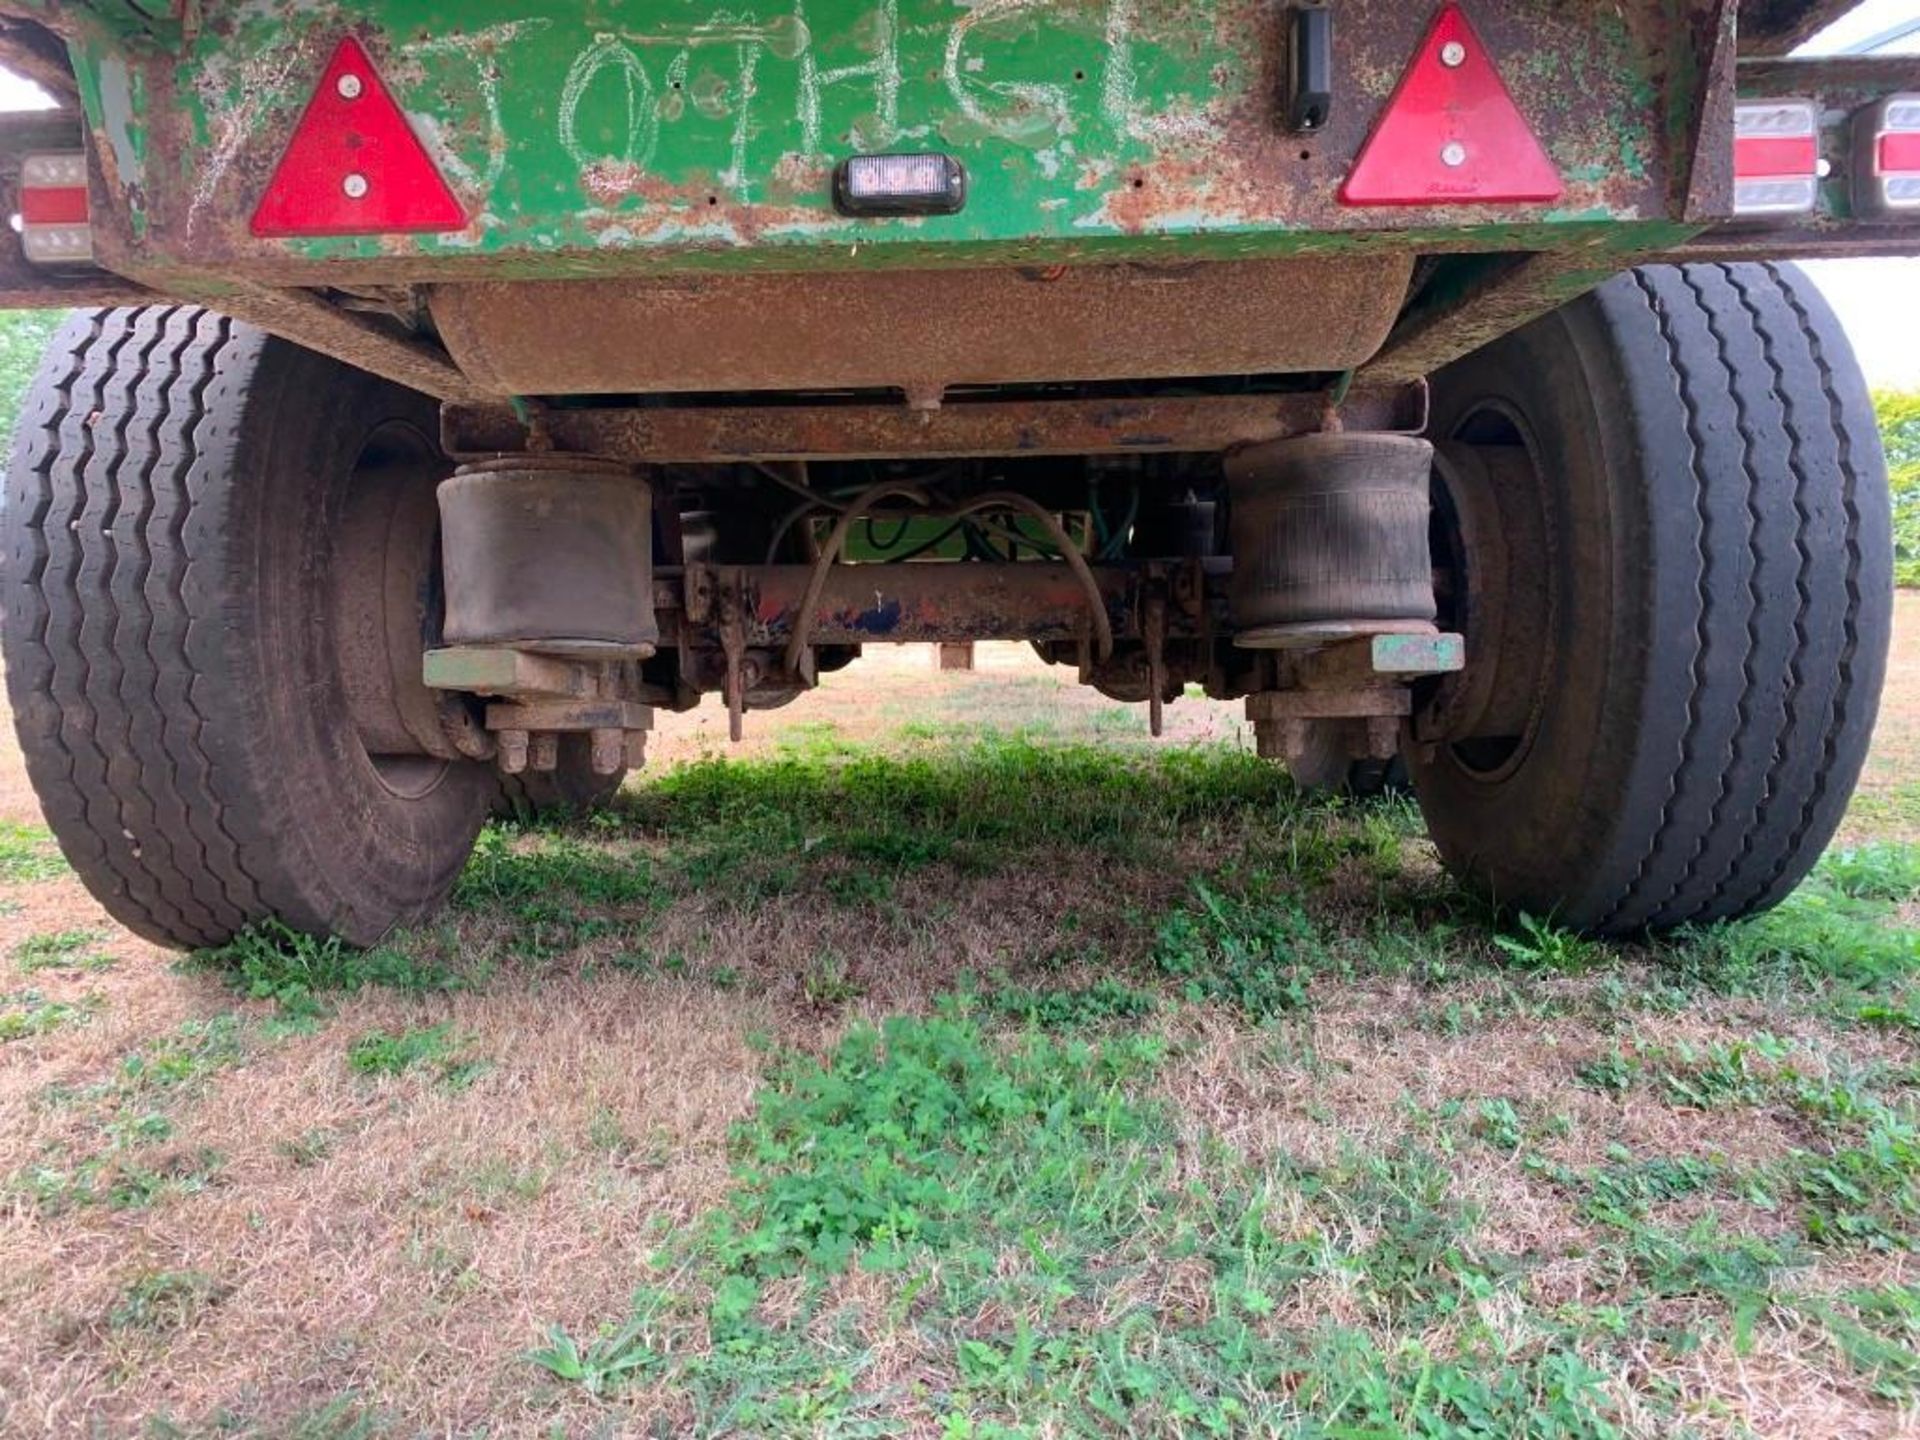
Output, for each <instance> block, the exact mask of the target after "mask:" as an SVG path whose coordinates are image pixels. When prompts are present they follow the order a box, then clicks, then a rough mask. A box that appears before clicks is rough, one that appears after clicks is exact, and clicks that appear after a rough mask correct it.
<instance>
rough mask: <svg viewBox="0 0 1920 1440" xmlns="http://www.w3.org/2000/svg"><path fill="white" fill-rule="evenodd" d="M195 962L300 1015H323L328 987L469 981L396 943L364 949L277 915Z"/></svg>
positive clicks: (441, 985)
mask: <svg viewBox="0 0 1920 1440" xmlns="http://www.w3.org/2000/svg"><path fill="white" fill-rule="evenodd" d="M192 963H193V964H194V965H195V966H198V967H199V968H202V969H209V970H215V971H219V972H221V973H224V974H225V975H226V976H227V977H228V978H229V979H230V980H231V981H232V983H233V984H234V985H235V986H236V987H237V988H238V989H240V990H241V991H242V992H243V993H245V994H246V995H247V996H248V998H250V999H254V1000H271V1001H273V1002H274V1003H275V1005H276V1006H277V1007H278V1008H279V1010H280V1012H281V1013H282V1014H283V1015H287V1016H291V1017H295V1018H314V1017H317V1016H319V1015H320V1014H321V1013H322V1007H321V1005H320V1002H319V998H318V997H319V996H321V995H322V994H325V993H328V992H342V993H350V992H353V991H356V990H360V989H363V988H364V987H366V986H369V985H376V986H381V987H384V988H387V989H392V990H402V991H407V992H412V993H419V992H424V991H441V990H457V989H460V988H461V987H462V986H463V985H464V984H465V983H466V982H465V980H464V979H463V978H462V977H461V976H459V975H457V974H455V973H454V972H452V971H451V970H448V969H446V968H445V967H443V966H440V965H437V964H434V963H432V962H431V961H427V960H422V959H420V958H418V957H416V956H414V955H410V954H408V953H407V952H406V951H404V950H401V949H398V948H395V947H392V946H384V945H383V946H379V947H376V948H374V949H372V950H359V949H355V948H354V947H353V946H351V945H348V944H346V943H345V942H344V941H341V940H339V939H337V938H335V937H331V936H329V937H327V938H325V939H318V938H316V937H314V936H312V935H306V934H302V933H301V932H299V931H297V930H292V929H289V928H288V927H287V926H285V925H282V924H281V923H280V922H278V921H276V920H268V921H264V922H262V923H261V924H258V925H254V926H251V927H249V928H248V929H246V930H243V931H241V932H240V934H238V935H236V936H235V937H234V938H233V939H232V940H230V941H228V942H227V943H226V944H225V945H222V946H220V947H219V948H218V949H214V950H202V951H199V952H198V953H196V954H195V955H194V957H193V959H192Z"/></svg>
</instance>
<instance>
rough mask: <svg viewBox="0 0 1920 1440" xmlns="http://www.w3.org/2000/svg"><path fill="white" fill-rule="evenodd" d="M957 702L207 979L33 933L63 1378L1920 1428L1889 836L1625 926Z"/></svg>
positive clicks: (1227, 1421) (33, 1048) (1038, 1430)
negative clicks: (384, 930)
mask: <svg viewBox="0 0 1920 1440" xmlns="http://www.w3.org/2000/svg"><path fill="white" fill-rule="evenodd" d="M1016 680H1017V681H1018V683H1017V684H1016V683H1013V682H1014V681H1016ZM939 684H940V686H942V687H945V688H943V689H940V690H939V691H938V692H937V693H936V695H935V697H934V698H932V699H923V700H921V701H919V702H916V704H915V705H914V706H912V707H902V708H898V709H896V710H893V711H891V712H889V713H886V714H884V715H881V714H872V713H868V711H867V710H859V709H854V708H844V709H840V710H835V709H833V708H832V704H831V702H832V697H833V693H834V692H833V690H832V688H831V685H830V687H829V689H828V691H827V692H826V694H825V695H823V696H822V697H818V698H820V699H821V700H823V701H825V702H828V710H827V713H826V714H825V715H824V716H823V717H820V718H817V719H815V720H812V721H804V720H803V722H802V723H795V724H791V725H789V724H787V723H786V721H785V719H784V715H783V717H780V718H773V719H769V718H768V717H761V716H754V717H752V722H753V724H754V726H755V727H756V733H758V732H759V731H760V730H761V728H762V727H766V731H765V733H764V734H761V736H760V743H759V746H758V748H757V749H756V750H754V751H752V752H750V753H748V754H746V755H745V756H744V757H741V758H729V759H724V760H723V759H717V758H711V757H702V756H699V755H697V754H692V753H686V754H684V755H683V762H682V763H679V764H676V765H673V766H671V767H669V768H666V769H663V770H661V771H660V772H658V773H654V774H649V775H648V776H647V777H645V778H644V779H642V780H641V781H639V782H638V783H635V784H631V785H630V786H629V787H628V789H627V790H626V791H625V792H624V793H623V794H622V795H621V796H620V797H619V799H618V800H617V802H616V803H615V804H614V805H613V806H612V807H611V808H610V809H609V810H607V811H605V812H603V813H601V814H598V815H592V816H586V817H579V818H576V819H573V820H570V821H568V822H566V823H564V824H561V825H558V826H549V827H546V828H538V827H528V826H524V825H512V824H501V825H494V826H490V827H489V828H488V830H487V831H486V833H485V835H484V836H483V838H482V841H481V843H480V845H479V847H478V848H477V850H476V853H475V856H474V859H473V862H472V863H471V865H470V866H469V868H468V870H467V871H466V873H465V875H464V876H463V877H462V879H461V881H460V883H459V886H458V889H457V891H456V895H455V899H454V903H453V905H452V907H451V908H450V910H449V911H448V913H447V914H446V915H445V916H444V917H443V918H441V919H439V920H436V921H435V922H434V923H433V924H431V925H430V926H429V927H427V928H425V929H422V930H419V931H416V932H412V933H407V934H398V935H394V936H392V937H389V939H388V940H387V941H386V942H385V943H384V944H383V945H381V946H379V947H376V948H374V949H372V950H368V951H354V950H351V949H349V948H347V947H342V946H337V945H331V944H326V943H322V942H316V941H314V940H312V939H311V938H309V937H304V936H300V935H296V934H293V933H291V932H287V931H283V930H278V929H263V930H260V931H257V932H254V933H251V934H249V935H246V936H243V937H241V938H240V939H239V940H237V941H236V942H234V943H233V944H232V945H230V946H227V947H224V948H223V949H222V950H221V951H219V952H215V953H212V954H207V955H203V956H199V957H195V958H194V959H192V960H191V961H189V962H188V963H186V964H185V965H184V966H182V967H181V968H180V971H179V973H168V972H166V971H164V970H162V969H159V968H158V967H155V966H153V965H152V964H150V963H146V962H145V961H144V960H136V959H135V957H136V956H137V955H139V953H140V952H139V951H138V950H137V949H136V948H134V947H133V945H132V942H130V941H128V940H127V939H126V938H125V937H122V936H119V935H118V934H116V933H113V932H108V931H104V930H101V931H97V932H96V931H91V930H89V929H87V926H88V925H89V923H90V922H88V921H86V920H83V919H74V920H69V919H66V918H65V917H64V916H62V917H61V918H59V919H55V920H49V919H47V918H44V917H39V916H33V915H23V916H21V917H20V918H19V920H18V928H17V929H16V930H15V931H14V932H11V933H10V934H9V936H8V943H9V945H10V947H11V949H10V953H11V954H12V957H13V964H14V968H15V970H16V972H18V973H20V974H21V975H22V976H23V980H22V981H20V982H16V983H17V984H21V985H22V987H23V988H21V989H18V990H16V991H15V992H14V993H13V995H12V996H10V997H9V998H10V1008H9V1009H8V1010H7V1011H5V1012H0V1013H13V1012H15V1011H17V1012H18V1013H21V1014H23V1015H24V1014H27V1013H30V1007H31V1005H44V1006H56V1005H64V1006H69V1007H76V1006H84V1005H86V1004H87V1003H89V1002H87V999H86V997H87V996H88V995H89V994H93V993H96V992H97V993H98V994H99V995H100V996H101V997H102V1000H101V1001H100V1003H99V1005H98V1007H97V1008H96V1009H94V1010H93V1011H91V1012H90V1013H88V1014H86V1015H75V1016H73V1017H71V1018H69V1019H67V1020H65V1021H64V1022H62V1023H60V1024H58V1025H57V1026H55V1027H54V1028H50V1029H47V1030H46V1031H45V1032H44V1033H41V1034H38V1035H36V1036H34V1037H32V1038H31V1042H30V1043H28V1044H22V1045H19V1046H15V1047H9V1054H8V1056H7V1058H8V1059H9V1060H11V1061H15V1062H16V1063H14V1064H13V1065H12V1066H11V1067H10V1068H7V1069H0V1176H4V1179H3V1180H0V1188H3V1189H4V1197H3V1198H4V1201H5V1204H6V1206H7V1208H8V1211H9V1213H10V1214H12V1215H13V1216H14V1217H16V1223H15V1225H14V1229H13V1230H12V1231H9V1232H7V1233H6V1234H0V1294H3V1295H4V1298H5V1300H6V1301H7V1303H8V1309H9V1312H10V1314H11V1315H12V1316H13V1317H14V1318H12V1319H10V1320H9V1321H8V1322H6V1324H7V1329H6V1340H7V1343H8V1344H9V1345H12V1346H14V1347H16V1348H18V1349H19V1351H20V1352H21V1353H22V1354H24V1355H26V1356H29V1357H32V1364H31V1368H30V1369H29V1370H27V1371H24V1372H23V1374H24V1375H25V1379H24V1382H23V1383H24V1387H25V1389H24V1394H25V1396H26V1397H27V1398H26V1400H25V1401H24V1402H23V1403H26V1404H29V1405H39V1406H42V1407H44V1406H48V1405H51V1404H53V1403H55V1402H56V1401H58V1403H63V1404H65V1403H70V1402H69V1401H68V1400H67V1398H66V1397H68V1396H71V1395H81V1396H86V1397H88V1398H87V1399H86V1400H85V1401H83V1402H82V1403H83V1404H85V1405H86V1406H88V1407H89V1409H88V1413H89V1414H90V1415H93V1416H96V1417H98V1418H99V1419H100V1426H99V1427H97V1428H104V1429H107V1430H113V1431H129V1432H132V1433H138V1432H139V1431H140V1430H141V1429H144V1430H146V1431H147V1432H150V1433H152V1434H156V1435H176V1434H177V1435H195V1436H198V1435H207V1434H240V1435H263V1436H264V1435H274V1436H282V1435H313V1436H346V1435H354V1436H361V1435H364V1436H376V1435H381V1436H384V1435H403V1434H414V1433H428V1432H431V1433H481V1432H486V1433H497V1434H529V1435H533V1434H675V1435H681V1434H685V1435H736V1434H737V1435H781V1436H784V1435H793V1434H807V1435H820V1436H856V1435H858V1436H864V1435H880V1434H927V1435H941V1436H1010V1435H1048V1434H1060V1435H1119V1434H1167V1435H1175V1434H1178V1435H1196V1436H1198V1435H1209V1434H1213V1435H1242V1434H1264V1435H1274V1436H1289V1437H1294V1436H1298V1437H1333V1436H1340V1437H1357V1436H1365V1437H1386V1436H1395V1437H1398V1436H1403V1435H1410V1436H1429V1437H1440V1436H1445V1437H1454V1436H1475V1435H1486V1436H1493V1435H1502V1436H1504V1435H1530V1436H1541V1437H1583V1440H1584V1437H1593V1440H1600V1437H1608V1440H1611V1437H1623V1440H1624V1437H1629V1436H1633V1437H1638V1436H1667V1435H1682V1434H1687V1435H1701V1436H1721V1435H1725V1436H1734V1435H1741V1434H1769V1433H1788V1432H1792V1433H1800V1434H1806V1435H1825V1434H1833V1435H1843V1434H1877V1433H1896V1432H1897V1430H1898V1427H1899V1426H1900V1425H1901V1424H1903V1423H1907V1420H1908V1419H1909V1418H1910V1417H1911V1415H1912V1414H1913V1413H1915V1407H1916V1406H1917V1405H1920V1365H1916V1363H1915V1360H1914V1355H1915V1353H1916V1343H1917V1342H1920V1294H1916V1290H1915V1287H1914V1283H1913V1278H1912V1277H1913V1271H1912V1261H1913V1253H1912V1252H1913V1247H1914V1244H1915V1242H1916V1239H1920V1213H1917V1212H1916V1199H1915V1197H1916V1196H1920V1151H1917V1150H1916V1137H1915V1126H1916V1110H1917V1104H1916V1102H1917V1100H1920V978H1917V977H1920V937H1916V935H1915V933H1914V930H1913V928H1912V925H1913V915H1914V913H1915V906H1916V900H1917V895H1920V848H1917V847H1915V846H1914V845H1913V844H1911V843H1909V841H1910V840H1911V839H1912V836H1911V835H1909V834H1908V833H1907V832H1906V831H1905V830H1903V829H1901V828H1900V825H1899V824H1893V823H1888V824H1886V825H1884V826H1881V828H1878V829H1876V828H1875V827H1876V826H1879V825H1880V822H1879V821H1877V820H1874V819H1873V818H1872V815H1873V813H1874V812H1872V810H1871V807H1870V806H1869V807H1867V808H1863V809H1862V810H1861V811H1858V812H1856V820H1855V821H1854V822H1851V823H1852V824H1853V826H1854V828H1853V829H1851V830H1850V832H1849V838H1848V840H1847V842H1846V843H1845V844H1844V845H1842V846H1839V847H1837V848H1836V849H1835V850H1834V851H1833V853H1831V854H1830V855H1829V856H1828V857H1827V858H1826V859H1825V860H1824V861H1823V862H1822V864H1821V865H1820V867H1819V868H1818V869H1817V871H1816V872H1815V874H1814V876H1813V877H1812V878H1811V879H1810V880H1809V881H1808V883H1807V884H1806V885H1804V886H1803V887H1802V888H1801V889H1800V890H1799V891H1798V892H1797V893H1796V894H1795V895H1794V896H1793V897H1791V898H1790V899H1789V900H1788V901H1787V903H1786V904H1784V905H1783V906H1782V907H1780V908H1779V909H1778V910H1776V911H1775V912H1773V913H1772V914H1771V915H1768V916H1765V917H1760V918H1758V919H1755V920H1751V921H1747V922H1744V923H1741V924H1736V925H1727V926H1721V927H1716V928H1713V929H1710V930H1705V931H1702V932H1699V933H1694V934H1686V935H1680V936H1675V937H1669V938H1666V939H1664V940H1661V941H1659V942H1657V943H1638V944H1605V943H1597V942H1592V941H1588V940H1585V939H1583V938H1581V937H1579V936H1576V935H1574V934H1572V933H1570V932H1568V931H1566V930H1565V929H1564V928H1562V927H1559V926H1557V925H1555V924H1554V923H1553V920H1552V917H1550V916H1538V915H1535V916H1523V915H1505V916H1502V915H1494V914H1490V913H1489V912H1488V911H1487V910H1486V909H1485V907H1483V906H1482V905H1480V904H1479V903H1478V902H1477V901H1475V900H1474V899H1473V898H1472V897H1470V896H1468V895H1465V894H1463V893H1462V892H1460V891H1459V890H1458V889H1456V888H1455V887H1454V886H1452V885H1451V884H1450V883H1449V882H1448V881H1447V880H1446V878H1445V877H1444V875H1442V874H1441V872H1440V871H1439V869H1438V867H1437V865H1436V863H1435V860H1434V856H1433V854H1432V851H1431V849H1430V848H1429V847H1428V845H1427V844H1426V842H1425V840H1424V839H1423V837H1422V834H1421V830H1420V826H1419V820H1418V815H1417V811H1416V810H1414V809H1413V807H1411V806H1410V805H1409V804H1408V803H1407V802H1405V801H1404V800H1388V801H1385V802H1380V803H1373V804H1364V805H1360V804H1349V803H1327V802H1320V801H1312V800H1309V799H1306V798H1304V797H1302V796H1300V795H1299V794H1297V793H1296V792H1295V791H1294V790H1293V789H1292V787H1291V786H1290V785H1289V784H1288V783H1287V782H1286V780H1285V778H1284V776H1282V775H1281V774H1279V773H1278V772H1277V771H1276V770H1275V769H1273V768H1272V767H1269V766H1266V765H1263V764H1260V763H1258V762H1256V761H1254V760H1253V759H1252V758H1251V757H1249V756H1248V755H1247V754H1245V753H1244V751H1243V750H1241V749H1240V748H1238V746H1237V744H1235V743H1232V739H1233V736H1232V732H1231V731H1228V730H1216V731H1215V732H1213V738H1207V737H1206V736H1204V735H1201V734H1199V732H1200V731H1201V730H1202V729H1203V728H1204V727H1203V726H1202V725H1201V724H1200V723H1199V721H1198V720H1196V718H1195V714H1194V711H1195V708H1196V707H1199V706H1203V705H1204V703H1205V702H1202V701H1196V700H1194V699H1191V698H1183V699H1182V701H1181V702H1180V703H1179V704H1176V705H1175V706H1174V707H1173V708H1172V710H1171V711H1170V715H1171V716H1172V717H1173V718H1174V719H1175V721H1176V722H1177V723H1183V724H1186V725H1188V726H1189V727H1190V731H1189V733H1191V734H1194V735H1195V736H1196V737H1197V738H1195V739H1194V740H1193V742H1192V743H1175V744H1172V745H1163V746H1159V747H1155V746H1153V745H1151V744H1150V743H1149V742H1148V741H1147V740H1145V739H1144V738H1143V737H1141V736H1140V735H1138V734H1137V733H1136V732H1137V726H1135V725H1134V724H1133V723H1131V722H1132V719H1133V718H1137V717H1121V718H1119V719H1114V718H1104V717H1105V716H1107V715H1108V714H1110V713H1111V712H1104V711H1091V710H1090V711H1086V712H1084V713H1082V712H1079V711H1076V710H1074V709H1072V708H1071V707H1067V708H1064V709H1062V708H1059V707H1057V705H1056V699H1057V694H1056V691H1055V690H1054V689H1053V688H1052V681H1051V680H1050V679H1048V678H1047V677H1045V676H1034V675H1030V674H1028V673H1025V672H1021V673H1018V674H1016V675H1011V676H1008V677H1006V678H1005V679H1004V680H1003V679H1001V678H999V677H997V676H996V675H995V674H994V673H993V671H992V670H991V669H988V670H986V671H984V672H982V674H980V675H976V676H975V677H972V678H971V679H966V678H962V679H957V680H944V679H943V680H941V681H940V682H939ZM1043 707H1045V708H1043ZM870 708H871V707H869V709H870ZM796 713H800V712H799V711H798V707H796ZM1183 716H1184V717H1185V719H1184V720H1183V719H1182V717H1183ZM1209 723H1210V722H1209ZM672 743H673V742H672V741H671V739H669V742H668V749H669V753H672V751H671V744H672ZM1893 783H1894V787H1895V788H1896V789H1897V786H1898V784H1900V783H1905V782H1901V781H1899V780H1898V779H1897V777H1896V779H1895V781H1894V782H1893ZM1884 793H1891V792H1890V791H1889V792H1884ZM1860 815H1866V816H1867V817H1868V818H1867V819H1866V820H1865V821H1861V820H1859V819H1858V817H1859V816H1860ZM1900 823H1901V824H1904V822H1900ZM53 879H54V881H55V882H57V883H59V884H70V883H71V882H67V881H59V879H58V876H57V875H56V876H54V877H53ZM62 893H64V892H62ZM28 899H29V903H37V902H36V901H34V900H33V899H32V897H31V896H29V897H28ZM36 918H37V919H38V923H37V924H34V923H32V922H33V921H34V920H35V919H36ZM106 954H114V955H117V956H120V957H122V958H121V960H120V963H119V964H117V965H115V966H114V967H113V968H112V969H105V970H98V971H92V970H89V968H88V966H87V964H86V963H85V962H86V959H87V957H90V956H94V955H106ZM24 977H30V983H31V985H32V986H34V987H36V989H35V992H34V993H36V994H37V996H38V999H37V1000H34V1001H31V1002H29V1001H27V1000H26V998H25V997H26V995H27V993H28V992H27V991H26V989H25V988H24V985H25V984H26V983H28V981H27V980H26V979H25V978H24ZM83 1020H84V1021H85V1023H82V1021H83ZM7 1084H11V1085H12V1087H13V1088H12V1089H11V1090H9V1089H7V1088H5V1086H6V1085H7ZM9 1246H11V1247H12V1248H10V1249H9V1248H8V1247H9ZM55 1256H59V1257H61V1259H60V1261H59V1263H58V1264H57V1265H56V1264H55V1262H54V1260H53V1258H52V1257H55ZM9 1277H15V1278H11V1279H10V1278H9ZM9 1285H11V1288H10V1289H7V1288H5V1287H7V1286H9ZM41 1311H44V1312H45V1318H44V1319H42V1318H41V1317H40V1312H41ZM293 1316H298V1317H300V1318H299V1320H298V1322H297V1324H294V1323H292V1322H291V1321H290V1320H289V1318H288V1317H293ZM54 1377H57V1378H54Z"/></svg>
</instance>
